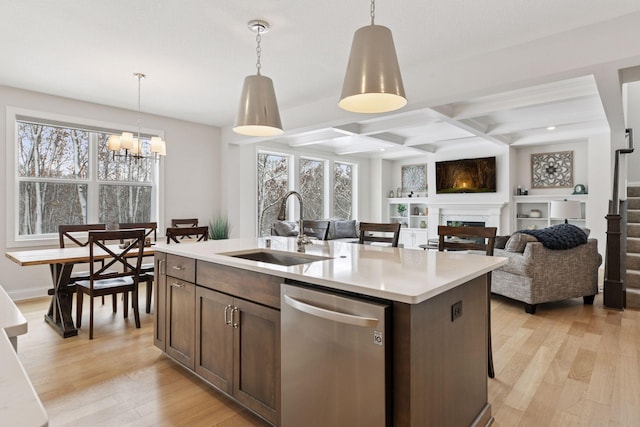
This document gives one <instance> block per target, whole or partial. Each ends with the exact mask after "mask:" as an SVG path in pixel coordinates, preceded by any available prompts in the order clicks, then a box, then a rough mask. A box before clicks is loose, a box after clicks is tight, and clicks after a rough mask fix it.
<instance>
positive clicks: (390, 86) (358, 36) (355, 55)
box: [338, 24, 407, 113]
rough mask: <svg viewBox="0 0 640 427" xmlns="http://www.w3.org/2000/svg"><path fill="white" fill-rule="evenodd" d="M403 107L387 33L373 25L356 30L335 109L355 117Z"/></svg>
mask: <svg viewBox="0 0 640 427" xmlns="http://www.w3.org/2000/svg"><path fill="white" fill-rule="evenodd" d="M406 104H407V99H406V97H405V94H404V86H403V84H402V76H401V75H400V66H399V65H398V58H397V56H396V48H395V46H394V44H393V36H392V35H391V30H390V29H389V28H387V27H385V26H382V25H374V24H372V25H367V26H366V27H362V28H359V29H358V30H357V31H356V32H355V34H354V36H353V43H352V45H351V54H350V55H349V63H348V64H347V73H346V76H345V78H344V84H343V86H342V95H341V96H340V102H339V103H338V105H339V106H340V108H342V109H344V110H347V111H353V112H356V113H384V112H388V111H394V110H397V109H399V108H402V107H404V106H405V105H406Z"/></svg>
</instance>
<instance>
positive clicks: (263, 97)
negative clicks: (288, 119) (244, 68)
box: [233, 74, 282, 136]
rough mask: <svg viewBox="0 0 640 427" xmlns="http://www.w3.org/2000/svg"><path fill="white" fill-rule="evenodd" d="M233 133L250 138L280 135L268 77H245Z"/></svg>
mask: <svg viewBox="0 0 640 427" xmlns="http://www.w3.org/2000/svg"><path fill="white" fill-rule="evenodd" d="M233 131H234V132H236V133H239V134H242V135H252V136H273V135H279V134H281V133H282V123H281V121H280V112H279V111H278V101H277V100H276V92H275V90H274V89H273V81H272V80H271V79H270V78H269V77H266V76H262V75H259V74H257V75H255V76H247V77H245V79H244V85H243V87H242V95H241V97H240V107H239V108H238V114H237V116H236V122H235V124H234V126H233Z"/></svg>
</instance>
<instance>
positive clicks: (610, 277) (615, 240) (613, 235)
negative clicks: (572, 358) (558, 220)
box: [604, 128, 633, 310]
mask: <svg viewBox="0 0 640 427" xmlns="http://www.w3.org/2000/svg"><path fill="white" fill-rule="evenodd" d="M625 136H626V138H627V140H628V147H627V148H620V149H617V150H616V154H615V162H614V168H613V193H612V196H613V197H612V200H611V201H610V202H609V213H608V214H607V216H606V219H607V247H606V253H605V266H604V306H605V307H608V308H614V309H618V310H623V309H624V307H625V306H626V285H625V281H624V277H625V275H626V263H625V258H626V252H627V251H626V240H627V207H626V200H624V201H620V197H619V183H620V157H621V156H622V155H624V154H631V153H633V129H631V128H628V129H625ZM621 212H622V214H621Z"/></svg>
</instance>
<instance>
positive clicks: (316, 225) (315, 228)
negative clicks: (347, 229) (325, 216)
mask: <svg viewBox="0 0 640 427" xmlns="http://www.w3.org/2000/svg"><path fill="white" fill-rule="evenodd" d="M302 222H303V224H304V225H303V228H304V234H305V235H307V236H308V237H315V238H316V239H318V240H327V237H328V236H329V221H323V220H317V219H305V220H303V221H302Z"/></svg>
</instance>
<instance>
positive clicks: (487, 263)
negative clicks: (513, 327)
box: [155, 237, 507, 304]
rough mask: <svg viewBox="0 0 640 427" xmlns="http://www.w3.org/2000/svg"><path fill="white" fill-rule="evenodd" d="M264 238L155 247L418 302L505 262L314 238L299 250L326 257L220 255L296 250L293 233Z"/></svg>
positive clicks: (261, 270)
mask: <svg viewBox="0 0 640 427" xmlns="http://www.w3.org/2000/svg"><path fill="white" fill-rule="evenodd" d="M269 239H271V248H270V249H266V248H265V246H266V244H265V239H264V238H247V239H229V240H210V241H207V242H197V243H190V242H186V243H180V244H165V243H158V244H157V245H156V246H155V250H156V251H160V252H166V253H169V254H174V255H180V256H185V257H189V258H195V259H197V260H202V261H209V262H213V263H216V264H222V265H227V266H231V267H237V268H241V269H244V270H251V271H256V272H260V273H266V274H271V275H274V276H278V277H283V278H288V279H294V280H299V281H302V282H306V283H311V284H316V285H321V286H325V287H328V288H332V289H339V290H344V291H349V292H355V293H359V294H363V295H370V296H374V297H378V298H384V299H388V300H392V301H398V302H404V303H408V304H418V303H420V302H422V301H425V300H427V299H429V298H432V297H434V296H436V295H439V294H441V293H443V292H446V291H448V290H450V289H452V288H454V287H456V286H458V285H460V284H463V283H465V282H467V281H468V280H470V279H473V278H475V277H478V276H480V275H482V274H485V273H488V272H489V271H492V270H494V269H496V268H498V267H500V266H501V265H504V264H506V263H507V259H506V258H501V257H488V256H484V255H472V254H467V253H462V252H438V251H433V250H428V251H423V250H416V249H402V248H390V247H382V246H372V245H359V244H353V243H342V242H332V241H320V240H318V241H313V244H310V245H306V247H305V250H306V252H305V254H306V255H316V256H323V257H329V259H325V260H319V261H313V262H310V263H305V264H299V265H293V266H281V265H277V264H271V263H267V262H259V261H251V260H246V259H242V258H235V257H232V256H228V255H224V254H225V253H232V254H233V253H238V252H247V251H251V250H256V249H264V250H265V251H278V252H291V253H292V254H297V252H296V238H295V237H270V238H269Z"/></svg>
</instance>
